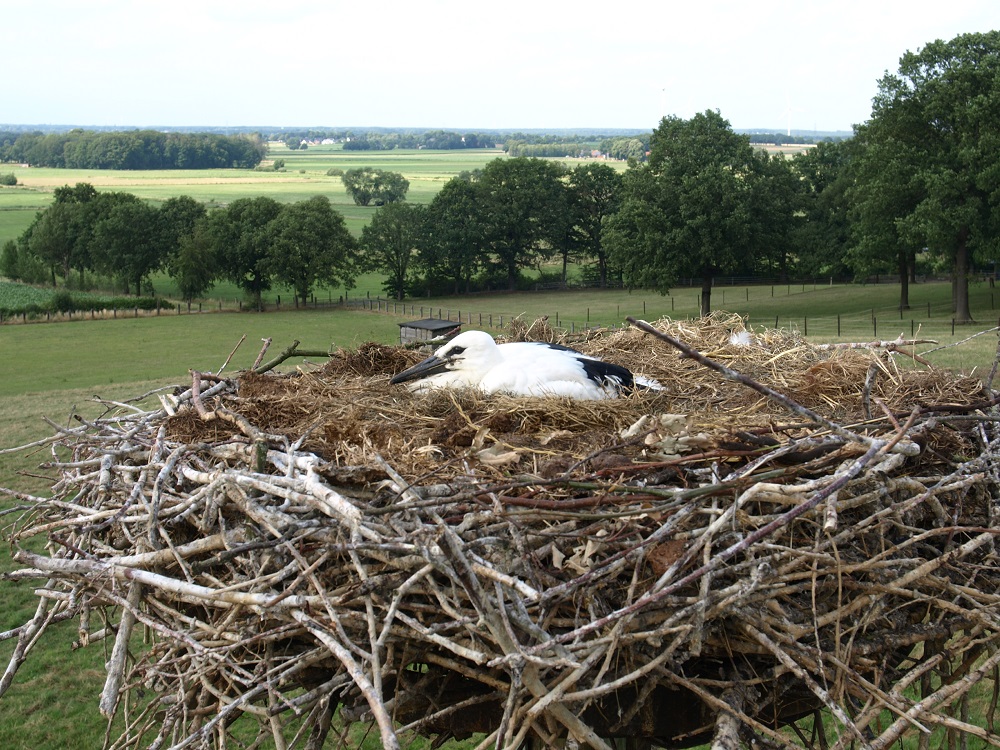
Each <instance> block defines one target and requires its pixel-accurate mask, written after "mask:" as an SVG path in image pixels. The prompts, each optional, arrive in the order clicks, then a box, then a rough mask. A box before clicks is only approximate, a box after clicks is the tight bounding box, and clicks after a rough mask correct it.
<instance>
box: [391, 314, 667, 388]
mask: <svg viewBox="0 0 1000 750" xmlns="http://www.w3.org/2000/svg"><path fill="white" fill-rule="evenodd" d="M389 382H391V383H407V384H408V387H409V388H410V389H411V390H414V391H423V390H427V389H431V388H476V389H478V390H479V391H481V392H482V393H486V394H491V393H510V394H513V395H516V396H569V397H570V398H577V399H604V398H616V397H617V396H619V395H620V394H622V393H623V392H628V391H630V390H632V388H634V387H635V386H637V385H638V386H641V387H645V388H654V389H659V388H661V386H660V384H659V383H656V382H655V381H652V380H648V379H646V378H636V377H633V375H632V373H631V372H630V371H629V370H628V369H627V368H625V367H621V366H620V365H615V364H611V363H610V362H605V361H603V360H600V359H597V358H596V357H591V356H588V355H586V354H581V353H580V352H578V351H576V350H575V349H569V348H567V347H565V346H559V345H558V344H546V343H543V342H533V341H532V342H515V343H510V344H499V345H498V344H497V343H496V342H495V341H494V340H493V337H492V336H490V335H489V334H488V333H486V332H485V331H465V332H464V333H460V334H459V335H458V336H456V337H455V338H453V339H452V340H451V341H449V342H448V343H446V344H444V345H443V346H442V347H440V348H439V349H438V350H437V351H436V352H434V354H433V355H431V356H430V357H428V358H427V359H425V360H424V361H423V362H419V363H418V364H415V365H414V366H413V367H410V368H409V369H406V370H403V372H401V373H399V374H398V375H396V376H395V377H394V378H393V379H392V380H391V381H389Z"/></svg>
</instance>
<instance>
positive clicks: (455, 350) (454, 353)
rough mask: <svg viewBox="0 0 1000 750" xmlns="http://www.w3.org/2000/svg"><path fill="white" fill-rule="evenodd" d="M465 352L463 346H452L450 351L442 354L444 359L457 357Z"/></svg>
mask: <svg viewBox="0 0 1000 750" xmlns="http://www.w3.org/2000/svg"><path fill="white" fill-rule="evenodd" d="M464 351H465V347H464V346H453V347H451V349H449V350H448V351H446V352H445V353H444V356H446V357H457V356H458V355H459V354H461V353H462V352H464Z"/></svg>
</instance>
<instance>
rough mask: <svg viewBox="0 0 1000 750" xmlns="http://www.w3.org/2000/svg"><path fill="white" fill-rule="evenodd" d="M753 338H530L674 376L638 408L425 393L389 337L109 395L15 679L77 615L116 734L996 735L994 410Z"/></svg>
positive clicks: (670, 327) (597, 740)
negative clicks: (406, 377)
mask: <svg viewBox="0 0 1000 750" xmlns="http://www.w3.org/2000/svg"><path fill="white" fill-rule="evenodd" d="M734 331H735V332H737V333H741V332H743V327H742V321H741V320H740V319H739V318H738V317H721V316H717V317H710V318H708V319H705V320H702V321H698V322H693V323H692V322H672V321H670V320H662V321H659V322H658V323H657V324H656V326H655V330H653V327H650V326H646V330H640V329H638V328H632V329H628V330H623V331H618V332H613V333H611V332H606V331H604V332H590V333H588V334H587V336H586V337H580V338H578V339H577V340H575V341H571V342H567V341H566V339H565V337H563V338H559V337H558V336H557V334H556V332H554V331H553V330H552V329H551V328H549V327H548V325H547V323H546V322H545V321H536V322H535V323H533V324H532V325H531V326H528V325H526V324H523V323H521V322H520V321H516V322H515V324H514V325H513V326H512V330H511V331H510V337H511V338H522V339H525V338H526V339H530V340H549V341H552V340H559V341H561V342H563V343H571V344H572V345H573V346H575V347H577V348H579V349H581V350H583V351H586V352H588V353H592V354H597V355H600V356H601V357H603V358H605V359H608V360H610V361H614V362H617V363H619V364H623V365H625V366H627V367H629V368H631V369H632V370H633V371H635V372H638V373H641V374H643V375H647V376H650V377H653V378H656V379H658V380H659V381H660V382H661V383H662V384H663V385H664V386H665V388H664V390H663V391H640V392H636V393H633V394H631V395H629V396H628V397H626V398H622V399H617V400H613V401H603V402H600V401H599V402H575V401H568V400H562V399H527V398H513V397H492V398H485V397H482V396H477V395H475V394H473V393H456V392H439V393H432V394H430V395H413V394H411V393H409V392H408V391H406V390H405V389H403V388H401V387H396V386H390V385H389V384H388V378H389V376H391V375H392V374H393V373H395V372H398V371H400V370H402V369H403V368H405V367H406V366H408V365H410V364H412V363H414V362H415V361H416V360H417V359H419V358H421V357H422V356H423V354H420V353H417V352H413V351H408V350H405V349H402V348H397V347H386V346H380V345H376V344H369V345H365V346H362V347H361V348H359V349H358V350H356V351H339V352H336V353H335V354H334V355H333V356H331V357H330V359H329V361H327V362H325V363H324V364H321V365H316V366H309V367H307V366H301V367H299V368H298V369H297V370H296V371H294V372H292V373H286V374H281V375H278V374H273V373H267V374H258V373H254V372H246V373H243V374H242V375H241V376H239V377H237V378H233V379H229V380H223V379H218V378H210V377H208V376H205V375H201V374H197V373H195V374H194V376H193V380H192V383H191V386H190V387H187V388H183V389H178V390H177V391H176V392H174V393H173V394H171V395H169V396H163V397H162V398H161V401H162V404H161V406H162V408H158V409H152V407H134V408H122V406H121V405H120V404H119V405H110V404H109V411H108V414H107V415H106V416H105V417H103V418H101V419H98V420H94V421H90V422H81V424H80V426H79V427H77V428H74V429H71V430H63V431H60V432H59V433H57V434H56V435H54V436H53V437H52V439H51V440H50V441H49V442H50V443H51V445H52V455H53V457H52V460H51V461H49V462H47V464H46V465H47V466H48V468H50V469H54V470H58V471H59V472H60V477H61V478H60V480H59V481H58V482H57V483H56V484H55V486H54V487H53V491H52V496H51V497H50V498H44V499H43V498H39V497H28V496H24V495H21V496H20V497H21V499H22V501H24V502H27V503H30V506H31V507H30V511H29V512H27V513H25V514H24V515H23V516H22V518H21V519H20V521H19V522H18V524H17V525H16V528H14V529H13V531H12V541H13V544H14V545H15V548H16V552H15V557H16V559H18V560H19V561H21V562H22V563H23V564H25V565H26V566H27V567H26V568H25V569H24V570H22V571H20V572H18V573H15V574H14V575H13V577H15V578H32V577H35V578H39V579H43V580H45V581H46V583H45V584H44V585H43V586H40V588H39V589H38V595H39V607H38V612H37V614H36V616H35V617H34V618H33V619H32V620H31V621H30V622H29V623H26V624H25V626H23V627H22V628H20V629H18V631H17V632H16V633H12V635H17V636H18V638H19V644H18V647H17V649H15V655H14V658H13V659H12V661H11V666H10V667H9V668H8V671H7V674H5V676H4V679H3V681H2V682H0V691H2V690H3V689H6V687H7V685H9V682H10V678H11V677H12V676H13V672H14V671H15V670H16V668H17V666H18V665H19V664H20V663H21V661H23V660H24V658H26V655H27V651H28V650H29V648H30V645H31V644H33V643H34V642H35V640H36V638H37V636H38V634H39V631H41V630H43V629H44V628H45V627H46V626H47V625H48V624H49V623H51V622H54V621H58V620H60V619H66V618H69V617H79V618H80V640H79V642H78V645H86V644H88V643H94V642H100V641H102V640H104V639H107V642H108V643H109V644H111V645H109V650H110V654H109V660H108V678H107V682H106V685H105V688H104V692H103V693H102V696H101V709H102V711H103V712H104V713H105V714H107V715H108V716H109V717H115V716H118V717H120V718H121V719H122V721H121V723H115V724H114V726H116V727H118V728H119V730H120V731H117V733H111V734H109V737H110V738H111V739H109V741H108V743H107V744H108V745H109V746H111V747H115V748H124V747H132V746H138V745H151V746H155V747H174V748H181V747H192V746H199V745H203V744H214V745H215V746H218V747H230V746H233V747H235V746H243V745H242V744H239V743H245V744H247V743H249V744H253V743H254V742H262V741H264V740H265V739H268V740H270V738H273V741H274V742H275V744H276V745H277V746H279V747H320V746H321V745H322V744H323V743H324V742H325V741H327V740H328V739H329V741H330V742H331V743H341V744H348V743H349V740H348V739H347V738H346V737H347V735H346V734H345V732H346V727H347V726H348V725H349V724H350V723H351V722H352V721H360V720H364V721H372V722H373V723H374V725H375V726H376V727H377V731H378V732H379V733H380V734H381V740H382V743H383V745H384V746H385V747H395V746H399V745H398V743H399V742H400V740H399V738H400V737H404V738H405V737H408V736H410V735H411V734H417V735H425V736H435V737H436V738H437V740H436V741H437V742H442V741H443V740H444V739H447V738H448V737H450V736H456V737H466V736H468V735H470V734H471V733H474V732H482V733H484V735H485V736H484V737H481V738H480V740H481V742H480V746H481V747H486V746H492V745H493V744H497V745H498V746H503V747H515V746H518V745H521V744H524V743H526V742H529V741H533V742H535V743H537V744H543V745H548V746H552V745H558V744H560V743H561V742H562V741H563V738H571V740H572V741H575V742H578V743H581V744H585V745H588V746H591V747H597V748H606V747H609V744H608V742H609V738H614V737H630V738H641V739H639V740H635V739H634V740H632V741H633V742H634V743H636V744H635V746H642V743H645V744H646V746H650V745H653V746H663V747H685V746H690V745H694V744H698V743H702V742H706V741H708V740H710V739H713V738H714V741H715V743H716V744H717V746H719V747H734V746H736V745H738V744H739V743H740V742H744V743H751V742H753V741H759V740H764V741H766V742H767V743H776V744H778V745H782V746H788V747H791V746H793V744H794V743H795V742H797V743H799V744H798V746H801V744H803V743H804V744H806V745H807V746H815V747H826V746H827V744H828V743H835V744H836V746H837V747H843V746H845V745H846V744H848V743H860V744H861V745H862V746H866V747H867V746H871V747H884V746H885V745H887V744H889V743H891V742H893V741H894V740H896V739H897V738H899V737H901V736H903V735H906V734H911V733H920V732H932V731H941V732H950V733H952V734H956V735H957V734H963V733H964V734H968V735H973V736H976V737H979V738H981V739H983V740H985V741H987V742H989V743H992V744H1000V738H998V737H997V735H996V734H994V733H993V730H992V729H984V728H983V727H992V710H993V707H995V705H996V701H995V700H994V701H993V704H992V706H991V705H990V701H989V691H988V690H987V691H986V697H985V698H984V699H983V700H984V701H985V702H984V704H983V705H980V704H979V703H977V700H976V697H977V694H978V693H977V691H981V687H982V684H983V681H984V680H987V681H988V678H990V677H991V676H993V675H994V674H995V673H994V670H995V669H996V668H997V665H998V664H1000V649H997V648H996V645H997V644H996V634H997V627H998V625H1000V571H998V568H997V566H996V550H995V537H996V533H997V531H998V529H1000V524H998V520H997V493H998V481H997V479H998V477H997V436H996V433H995V430H994V424H995V419H996V412H995V407H994V405H993V403H994V400H993V394H992V392H986V391H984V389H983V385H982V383H981V382H980V381H978V380H976V379H974V378H970V377H959V376H955V375H954V374H952V373H947V372H940V371H936V370H932V369H927V368H923V367H919V366H913V365H914V363H913V362H912V361H911V362H910V363H909V364H908V363H906V362H905V361H902V355H901V354H899V353H898V350H899V349H900V348H901V347H900V346H899V345H898V342H894V343H893V344H891V345H890V346H888V347H886V346H881V345H877V346H866V347H860V348H850V349H847V348H841V349H838V348H833V349H830V348H821V347H816V346H812V345H809V344H807V343H805V342H804V341H802V340H800V339H798V338H797V337H795V336H793V335H790V334H787V333H783V332H779V331H758V332H755V333H754V334H753V340H752V342H751V343H750V344H749V345H747V346H741V345H738V344H735V343H732V342H731V340H730V334H732V333H733V332H734ZM675 341H676V342H678V343H675ZM672 344H673V345H672ZM887 350H896V351H895V353H890V351H887ZM706 356H707V357H708V358H709V359H706ZM727 368H728V369H727ZM737 373H738V374H737ZM12 494H13V493H12ZM32 538H42V539H44V540H45V541H46V546H45V553H44V554H43V553H38V552H31V551H29V549H37V548H38V547H37V545H36V544H34V545H33V544H27V541H28V540H29V539H32ZM137 625H141V626H142V628H143V629H144V630H145V632H146V634H147V635H148V639H147V640H146V642H145V643H141V642H140V640H139V639H138V638H137V628H136V626H137ZM994 679H995V677H994ZM977 685H978V686H980V687H979V688H977ZM338 707H339V710H338ZM970 711H971V712H973V714H974V713H975V712H976V711H979V712H980V713H979V714H978V715H974V716H973V715H970V713H969V712H970ZM803 717H808V721H809V722H811V723H810V726H811V727H812V728H811V729H810V730H809V732H806V730H801V729H800V728H799V722H800V720H801V719H802V718H803ZM782 727H791V730H792V731H793V732H798V737H797V738H796V737H795V736H794V734H789V733H788V732H789V730H788V729H784V730H782V729H781V728H782ZM404 741H405V740H404Z"/></svg>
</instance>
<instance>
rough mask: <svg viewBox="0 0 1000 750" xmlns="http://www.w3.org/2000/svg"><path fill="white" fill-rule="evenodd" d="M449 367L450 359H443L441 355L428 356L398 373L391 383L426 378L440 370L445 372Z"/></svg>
mask: <svg viewBox="0 0 1000 750" xmlns="http://www.w3.org/2000/svg"><path fill="white" fill-rule="evenodd" d="M447 369H448V360H446V359H441V357H434V356H431V357H428V358H427V359H425V360H424V361H423V362H418V363H417V364H415V365H413V367H409V368H407V369H405V370H403V371H402V372H401V373H399V374H398V375H396V376H394V377H393V379H392V380H390V381H389V382H390V383H405V382H406V381H407V380H417V379H419V378H426V377H428V376H430V375H437V374H438V373H439V372H445V371H446V370H447Z"/></svg>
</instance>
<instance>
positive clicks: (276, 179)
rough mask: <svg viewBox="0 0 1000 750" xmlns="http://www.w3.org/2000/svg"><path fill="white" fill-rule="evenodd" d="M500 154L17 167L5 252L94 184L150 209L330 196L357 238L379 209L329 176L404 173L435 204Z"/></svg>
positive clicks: (417, 195) (412, 197) (0, 209)
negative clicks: (71, 189) (368, 170)
mask: <svg viewBox="0 0 1000 750" xmlns="http://www.w3.org/2000/svg"><path fill="white" fill-rule="evenodd" d="M502 155H503V152H502V151H500V150H496V149H469V150H465V151H424V150H421V151H416V150H413V151H406V150H402V151H343V150H341V149H340V147H339V146H336V147H334V146H314V147H311V148H309V149H307V150H305V151H291V150H289V149H288V148H286V147H285V146H284V145H282V144H272V145H271V152H270V154H269V157H270V158H271V159H284V161H285V168H284V171H280V172H266V171H252V170H236V169H209V170H151V171H134V172H133V171H124V170H106V171H98V170H92V169H91V170H87V169H48V168H34V167H30V168H26V167H18V166H12V167H11V168H10V169H9V170H7V169H6V166H5V167H4V169H5V171H11V172H13V173H14V175H15V176H16V177H17V179H18V183H19V184H18V186H17V187H0V245H3V243H5V242H6V241H7V240H9V239H15V238H17V237H18V236H19V235H20V234H21V233H22V232H23V231H24V230H25V229H26V228H27V227H28V225H29V224H30V223H31V220H32V219H33V218H34V216H35V212H36V211H38V210H40V209H43V208H46V207H47V206H48V205H49V203H51V202H52V192H53V191H54V190H55V189H56V188H57V187H62V186H63V185H75V184H76V183H78V182H88V183H90V184H92V185H93V186H94V187H95V188H97V189H98V190H102V191H104V190H106V191H121V192H128V193H133V194H135V195H137V196H139V197H140V198H143V199H145V200H148V201H151V202H154V203H156V202H162V201H165V200H167V199H169V198H173V197H176V196H179V195H187V196H190V197H192V198H194V199H195V200H197V201H200V202H202V203H205V204H206V205H208V206H220V205H226V204H228V203H231V202H232V201H234V200H237V199H239V198H256V197H259V196H268V197H270V198H274V199H275V200H277V201H281V202H283V203H292V202H296V201H301V200H305V199H306V198H310V197H312V196H314V195H325V196H326V197H327V198H329V199H330V202H331V203H332V204H333V206H334V208H336V209H337V210H338V211H340V212H341V213H342V214H343V216H344V219H345V221H346V222H347V226H348V229H350V230H351V232H352V233H354V234H355V235H359V234H360V233H361V228H362V227H363V226H364V225H365V224H366V223H367V222H368V221H369V220H370V219H371V215H372V213H374V211H375V208H374V207H373V206H371V207H361V206H355V205H354V202H353V201H352V200H351V198H350V196H348V194H347V191H345V190H344V186H343V183H341V181H340V177H339V176H328V175H327V171H328V170H330V169H341V170H348V169H356V168H358V167H375V168H376V169H385V170H388V171H391V172H399V173H401V174H402V175H403V176H404V177H405V178H406V179H407V180H409V181H410V190H409V192H408V193H407V200H409V201H412V202H414V203H429V202H430V200H431V199H432V198H433V197H434V196H435V195H436V194H437V192H438V191H439V190H440V189H441V187H442V186H443V185H444V183H445V182H447V181H448V180H450V179H451V178H452V177H454V176H456V175H458V174H459V173H461V172H463V171H471V170H474V169H480V168H482V167H483V166H485V165H486V164H487V162H489V161H491V160H493V159H496V158H497V157H499V156H502Z"/></svg>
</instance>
